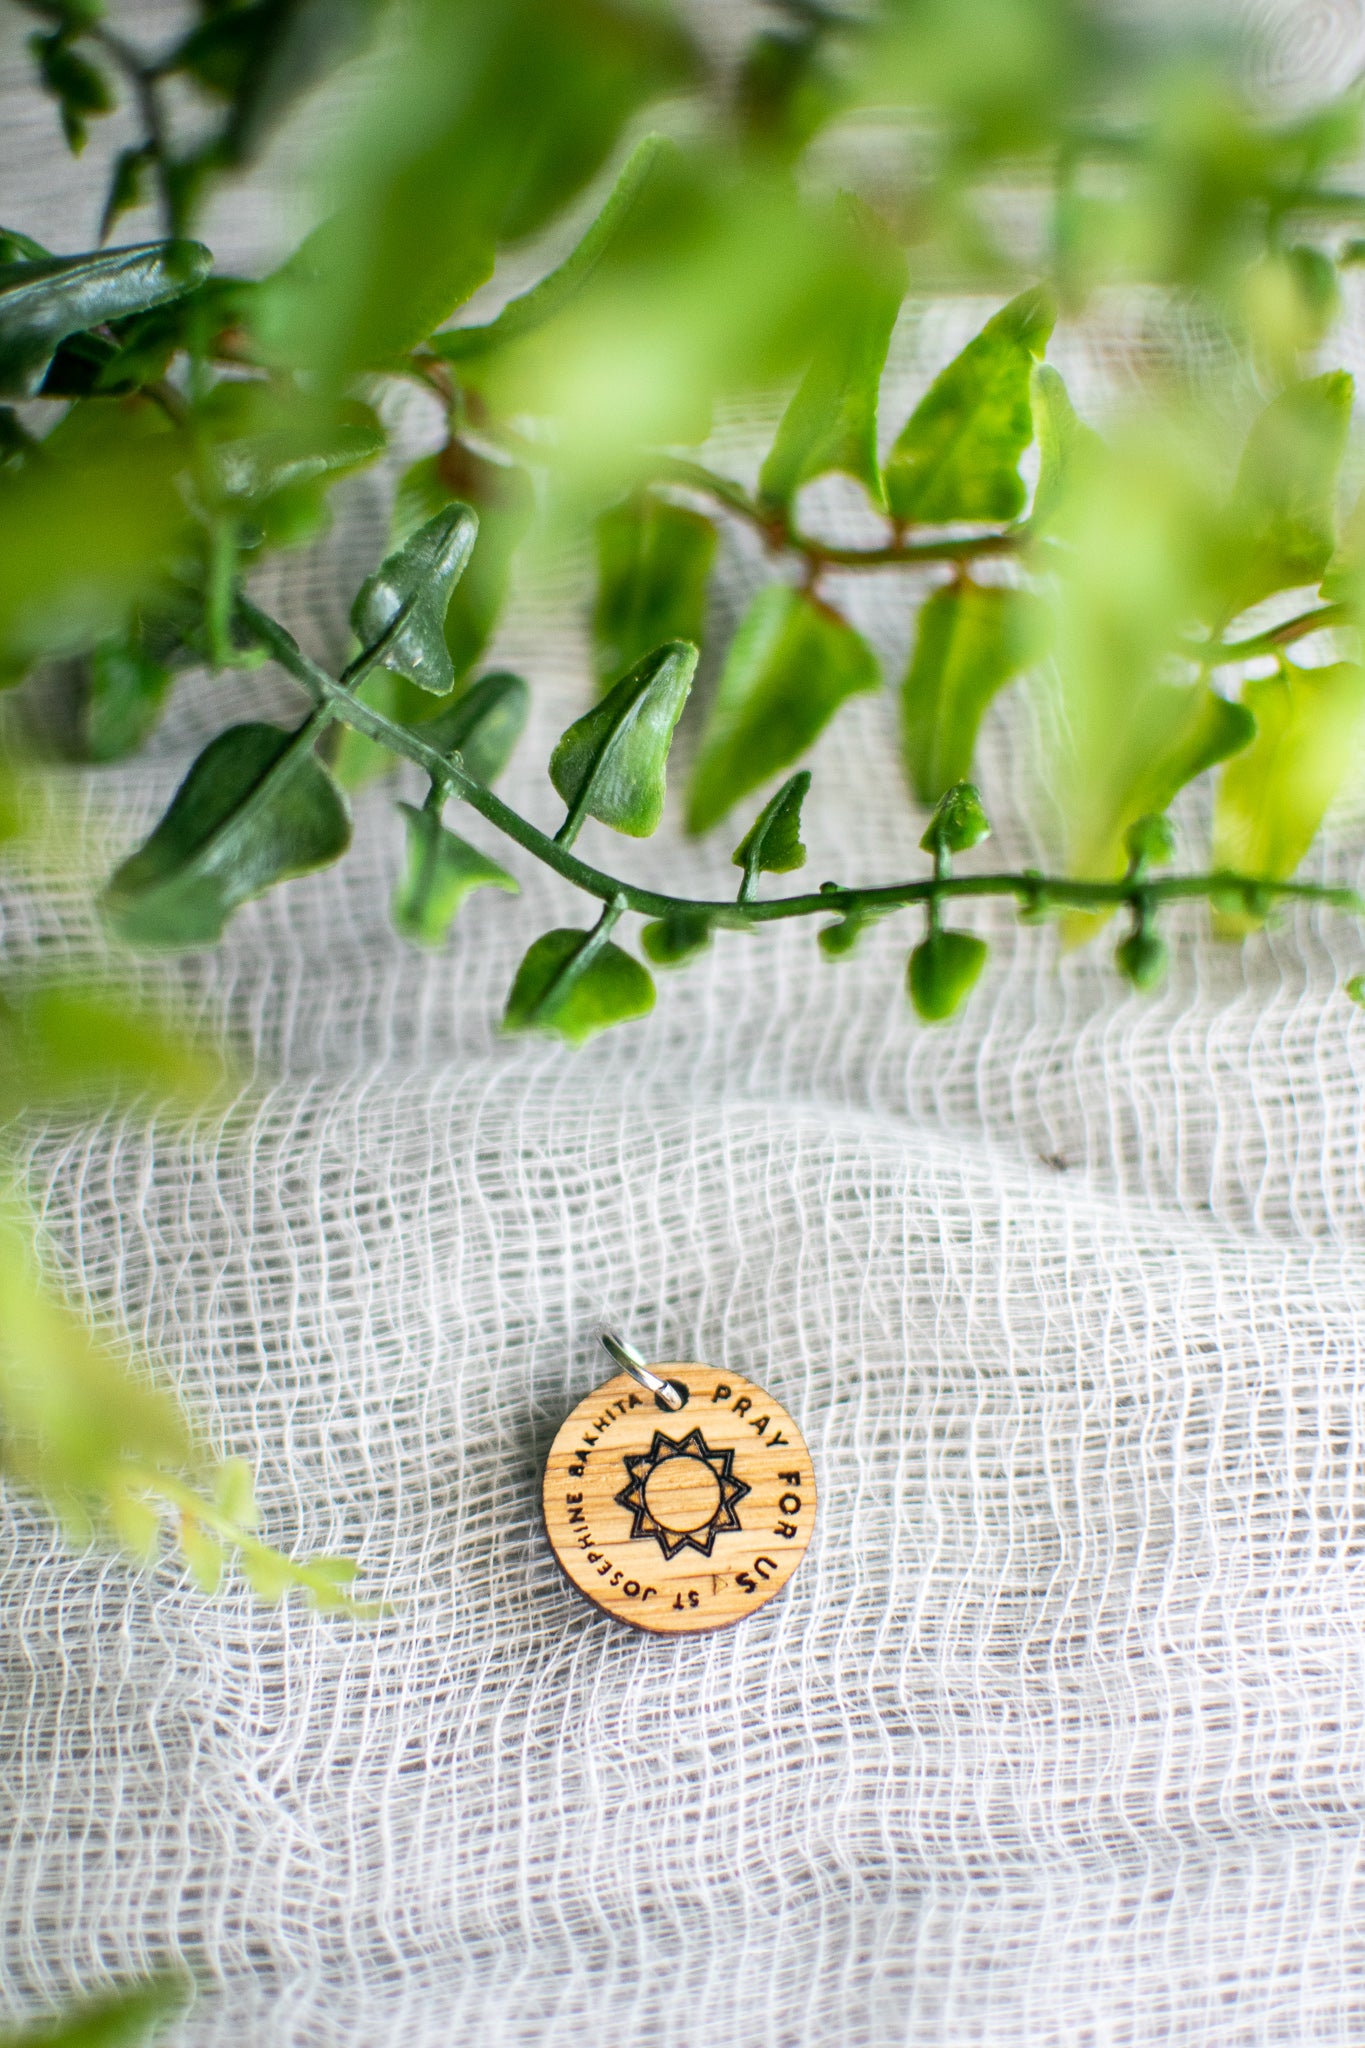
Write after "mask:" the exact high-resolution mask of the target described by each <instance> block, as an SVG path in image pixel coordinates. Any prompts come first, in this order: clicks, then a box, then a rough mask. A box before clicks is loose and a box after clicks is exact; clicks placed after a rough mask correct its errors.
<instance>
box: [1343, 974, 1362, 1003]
mask: <svg viewBox="0 0 1365 2048" xmlns="http://www.w3.org/2000/svg"><path fill="white" fill-rule="evenodd" d="M1342 993H1343V994H1344V995H1347V996H1349V997H1350V999H1351V1001H1352V1002H1353V1003H1355V1004H1356V1005H1357V1007H1358V1008H1359V1009H1362V1010H1365V974H1353V975H1352V976H1351V979H1350V980H1349V981H1348V982H1347V984H1346V986H1345V988H1344V990H1343V991H1342Z"/></svg>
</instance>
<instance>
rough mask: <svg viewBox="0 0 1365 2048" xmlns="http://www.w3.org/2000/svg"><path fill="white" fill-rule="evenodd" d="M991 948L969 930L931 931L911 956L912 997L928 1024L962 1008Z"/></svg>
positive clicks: (941, 1020)
mask: <svg viewBox="0 0 1365 2048" xmlns="http://www.w3.org/2000/svg"><path fill="white" fill-rule="evenodd" d="M988 951H989V948H988V947H987V945H986V942H985V940H984V939H978V938H975V937H974V936H973V935H972V933H970V932H930V934H929V936H928V937H927V938H926V939H925V940H923V941H922V943H921V944H920V945H918V946H916V948H915V950H914V952H913V953H912V954H911V955H910V972H909V977H908V985H909V989H910V1000H911V1002H912V1003H913V1004H914V1006H915V1008H916V1010H917V1011H918V1012H919V1014H920V1016H921V1017H922V1018H923V1019H924V1021H925V1023H926V1024H941V1023H942V1022H943V1021H944V1020H945V1019H946V1018H948V1017H952V1016H955V1015H956V1013H957V1012H958V1011H959V1010H960V1009H961V1008H962V1005H963V1004H964V1003H965V1002H966V1000H967V998H968V996H969V995H970V994H971V992H972V990H973V989H974V988H975V987H976V984H977V982H978V981H979V979H980V977H981V970H982V968H983V967H984V966H985V964H986V957H987V953H988Z"/></svg>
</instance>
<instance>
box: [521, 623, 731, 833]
mask: <svg viewBox="0 0 1365 2048" xmlns="http://www.w3.org/2000/svg"><path fill="white" fill-rule="evenodd" d="M696 667H697V650H696V648H695V647H691V646H689V645H688V643H687V642H686V641H685V640H670V641H666V642H665V644H664V645H663V646H662V647H658V648H656V649H655V650H654V652H653V653H652V654H647V655H646V656H645V658H644V660H643V661H641V662H638V663H637V664H636V666H635V667H634V668H633V669H632V670H631V672H630V674H629V675H627V676H623V677H622V678H621V680H620V682H619V683H618V684H617V685H616V687H615V689H613V690H611V691H609V692H608V694H607V695H606V696H605V697H604V698H603V699H602V702H601V703H600V704H599V705H598V706H597V707H596V709H595V710H593V711H589V712H587V713H586V714H585V715H584V717H582V718H580V719H577V720H576V721H575V722H574V724H573V725H571V726H570V727H569V729H568V731H567V732H566V733H565V734H564V735H563V737H562V739H561V740H560V742H559V744H558V746H557V747H556V748H555V750H554V753H553V754H552V755H551V756H550V780H551V782H553V784H554V786H555V788H556V789H557V790H558V791H559V794H560V795H561V796H562V797H563V799H564V801H565V803H566V804H567V805H568V806H569V810H570V814H571V815H572V816H573V817H575V818H584V817H588V818H597V819H599V820H600V821H601V823H602V824H604V825H610V826H611V827H612V829H613V830H614V831H616V832H627V833H629V834H630V836H631V837H632V838H634V839H644V838H647V837H648V836H649V834H650V833H651V832H653V831H654V830H655V828H656V827H657V825H658V823H659V820H660V818H661V817H662V816H663V807H664V782H665V775H666V771H667V766H668V750H669V748H670V746H671V745H672V743H673V729H674V727H675V726H676V725H677V723H678V720H679V718H680V717H681V716H682V708H683V705H684V704H685V703H686V702H687V698H688V693H689V691H690V690H691V688H692V677H693V675H694V674H695V672H696Z"/></svg>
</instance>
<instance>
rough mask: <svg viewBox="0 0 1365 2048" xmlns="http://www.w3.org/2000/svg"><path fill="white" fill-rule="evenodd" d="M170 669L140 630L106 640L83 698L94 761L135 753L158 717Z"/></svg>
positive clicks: (87, 740) (93, 663) (96, 656)
mask: <svg viewBox="0 0 1365 2048" xmlns="http://www.w3.org/2000/svg"><path fill="white" fill-rule="evenodd" d="M170 687H171V672H170V670H169V669H168V668H166V667H165V666H164V664H163V663H161V662H159V661H155V660H154V659H153V658H152V656H151V655H150V654H149V653H148V651H147V649H146V647H145V645H144V644H143V642H142V639H141V636H140V635H138V634H137V633H135V632H134V633H128V634H125V635H121V636H120V637H119V638H118V639H117V640H105V641H102V642H101V644H100V645H99V646H98V647H97V648H96V649H95V652H94V654H93V656H92V657H91V662H90V684H89V690H88V693H87V696H86V700H85V751H86V754H87V756H88V758H89V759H90V760H92V761H121V760H123V759H124V757H125V756H126V755H128V754H135V753H136V752H137V750H138V748H139V747H140V746H141V745H142V743H143V741H144V740H145V739H146V738H147V737H148V735H149V733H151V732H152V730H153V728H154V727H155V725H156V722H157V720H158V719H159V718H160V716H161V713H162V710H163V708H164V706H165V703H166V698H167V695H168V694H169V691H170Z"/></svg>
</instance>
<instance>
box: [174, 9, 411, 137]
mask: <svg viewBox="0 0 1365 2048" xmlns="http://www.w3.org/2000/svg"><path fill="white" fill-rule="evenodd" d="M379 12H380V8H379V5H378V4H376V0H247V4H246V5H240V4H239V5H230V4H229V5H227V6H214V7H211V8H210V9H209V10H208V19H207V20H206V21H204V22H203V23H202V24H201V26H200V27H199V28H197V29H195V30H194V31H192V33H191V34H190V35H189V36H188V37H187V38H186V40H185V41H184V42H183V43H182V44H181V46H180V48H179V49H178V50H177V51H176V52H175V54H174V56H173V57H172V59H171V62H172V64H173V66H174V68H175V69H177V70H180V71H185V72H188V73H189V75H190V76H191V77H192V78H194V79H195V80H196V81H197V83H198V84H199V85H201V86H203V87H205V88H206V89H207V90H208V91H209V92H212V93H215V94H217V95H218V96H219V97H220V98H222V99H225V100H227V101H228V102H229V114H228V119H227V122H226V124H225V127H224V129H223V133H222V137H221V141H220V144H219V147H220V149H221V151H222V153H223V156H224V159H225V161H227V162H229V163H242V162H244V161H245V160H246V159H247V158H248V157H249V156H251V155H252V154H254V152H255V151H256V150H257V149H258V148H259V147H260V145H261V143H262V142H263V140H264V139H265V136H266V135H267V134H268V132H269V130H270V129H271V128H272V127H273V126H274V124H275V122H276V121H277V120H278V119H279V117H280V115H281V114H282V113H283V112H284V111H285V109H286V108H287V107H288V105H289V104H290V102H291V101H293V100H295V99H297V98H298V96H299V94H300V93H302V92H304V91H306V90H307V88H308V87H309V86H310V85H312V84H313V83H314V82H315V80H316V79H318V78H319V77H320V76H321V75H322V74H323V72H324V71H325V70H326V69H327V68H328V67H329V66H330V65H332V64H333V63H335V62H336V61H337V60H338V59H340V58H341V57H344V56H345V55H347V54H348V52H349V51H350V50H351V49H352V48H354V46H355V45H356V43H357V42H359V40H360V39H361V37H362V35H363V34H364V31H365V29H366V28H367V27H368V26H369V24H370V23H371V22H372V21H373V20H374V19H376V18H377V16H378V14H379Z"/></svg>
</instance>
